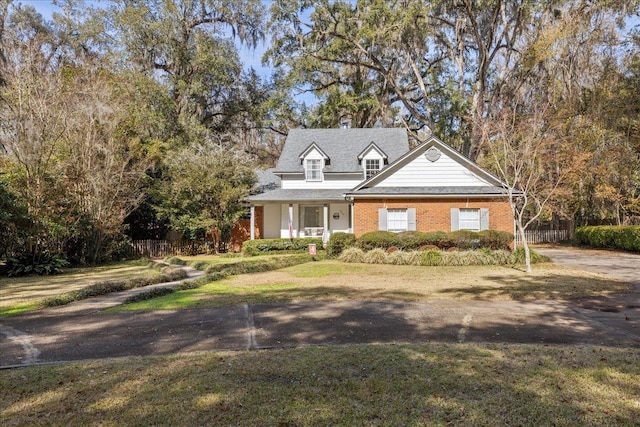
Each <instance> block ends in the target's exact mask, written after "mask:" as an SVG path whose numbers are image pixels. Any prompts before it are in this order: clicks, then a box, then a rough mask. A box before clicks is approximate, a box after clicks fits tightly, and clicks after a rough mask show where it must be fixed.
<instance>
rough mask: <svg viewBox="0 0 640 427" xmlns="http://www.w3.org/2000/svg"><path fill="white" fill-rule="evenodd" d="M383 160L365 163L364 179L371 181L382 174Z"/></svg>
mask: <svg viewBox="0 0 640 427" xmlns="http://www.w3.org/2000/svg"><path fill="white" fill-rule="evenodd" d="M381 163H382V162H381V159H366V160H365V161H364V178H365V179H369V178H371V177H372V176H374V175H375V174H377V173H378V172H380V164H381Z"/></svg>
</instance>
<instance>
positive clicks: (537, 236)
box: [516, 230, 572, 246]
mask: <svg viewBox="0 0 640 427" xmlns="http://www.w3.org/2000/svg"><path fill="white" fill-rule="evenodd" d="M524 234H525V236H526V238H527V243H528V244H535V243H557V242H562V241H563V240H570V239H571V238H572V235H571V230H526V231H525V232H524ZM520 244H522V239H520V236H519V235H516V246H518V245H520Z"/></svg>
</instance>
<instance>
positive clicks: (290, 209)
mask: <svg viewBox="0 0 640 427" xmlns="http://www.w3.org/2000/svg"><path fill="white" fill-rule="evenodd" d="M289 238H290V239H291V240H293V203H289Z"/></svg>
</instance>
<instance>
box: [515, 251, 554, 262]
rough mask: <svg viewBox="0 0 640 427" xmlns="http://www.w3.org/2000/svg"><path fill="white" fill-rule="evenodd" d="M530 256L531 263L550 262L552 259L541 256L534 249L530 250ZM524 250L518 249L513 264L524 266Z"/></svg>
mask: <svg viewBox="0 0 640 427" xmlns="http://www.w3.org/2000/svg"><path fill="white" fill-rule="evenodd" d="M529 255H530V256H531V263H532V264H537V263H539V262H549V261H551V259H550V258H549V257H547V256H544V255H540V254H539V253H537V252H536V251H534V250H533V249H531V248H529ZM524 261H525V260H524V248H518V249H516V251H515V252H514V253H513V262H514V263H515V264H524Z"/></svg>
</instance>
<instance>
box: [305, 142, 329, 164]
mask: <svg viewBox="0 0 640 427" xmlns="http://www.w3.org/2000/svg"><path fill="white" fill-rule="evenodd" d="M313 150H316V151H317V152H318V153H320V155H321V156H322V158H323V159H325V160H329V159H330V157H329V156H327V153H325V152H324V151H322V148H320V147H318V144H316V143H315V142H312V143H311V145H309V146H308V147H307V148H306V149H305V150H304V151H303V152H302V153H300V155H299V156H298V158H299V159H300V160H303V159H304V158H305V157H307V155H308V154H309V153H310V152H311V151H313Z"/></svg>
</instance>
